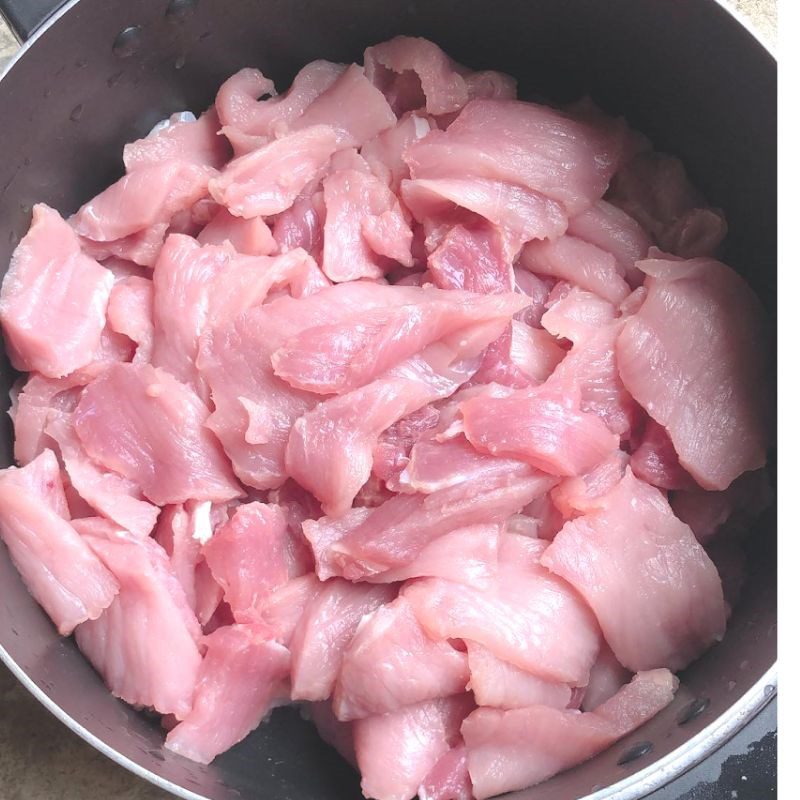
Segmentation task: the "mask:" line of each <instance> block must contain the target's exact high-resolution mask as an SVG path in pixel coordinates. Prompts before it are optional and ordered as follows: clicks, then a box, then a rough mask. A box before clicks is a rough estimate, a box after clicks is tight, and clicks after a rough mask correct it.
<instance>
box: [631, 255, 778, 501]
mask: <svg viewBox="0 0 800 800" xmlns="http://www.w3.org/2000/svg"><path fill="white" fill-rule="evenodd" d="M638 266H639V268H640V269H641V270H642V271H644V272H645V273H646V274H647V275H648V276H649V278H648V281H647V287H648V291H647V297H646V299H645V301H644V303H643V304H642V306H641V308H640V309H639V311H638V312H637V313H636V314H634V315H633V316H632V317H631V318H630V319H629V320H628V321H627V322H626V324H625V327H624V329H623V330H622V333H621V334H620V336H619V339H618V341H617V346H616V352H617V362H618V366H619V372H620V376H621V377H622V381H623V383H624V384H625V386H626V388H627V389H628V391H630V393H631V394H632V395H633V397H634V398H635V399H636V401H637V402H638V403H639V404H640V405H641V406H642V407H643V408H644V409H645V410H646V411H647V413H648V414H649V415H650V416H651V417H652V418H653V419H654V420H655V421H656V422H658V423H659V424H660V425H663V426H664V427H665V428H666V429H667V433H668V434H669V437H670V439H671V440H672V444H673V445H674V447H675V451H676V452H677V454H678V458H679V460H680V463H681V465H682V466H683V467H684V468H685V469H686V470H687V471H688V472H689V474H690V475H691V476H692V477H693V478H694V479H695V480H696V481H697V482H698V483H699V484H700V486H702V487H703V488H705V489H717V490H720V489H726V488H727V487H728V486H729V485H730V484H731V482H732V481H733V480H734V479H735V478H737V477H738V476H739V475H741V473H742V472H746V471H748V470H753V469H758V468H759V467H762V466H764V463H765V459H766V447H767V443H768V442H767V440H768V433H767V425H766V419H767V414H768V411H767V409H768V404H769V400H768V398H767V393H766V392H765V391H764V387H765V385H766V380H765V375H764V371H765V361H766V357H765V352H766V348H765V343H764V338H763V327H762V326H763V322H762V313H763V312H762V310H761V307H760V304H759V302H758V300H757V299H756V297H755V295H754V294H753V293H752V290H751V289H750V287H749V286H748V285H747V284H746V283H745V282H744V280H742V278H740V277H739V276H738V275H737V274H736V273H735V272H734V271H733V270H731V269H730V268H729V267H726V266H725V265H724V264H721V263H720V262H718V261H712V260H711V259H694V260H691V261H686V262H680V261H666V260H648V261H640V262H639V264H638Z"/></svg>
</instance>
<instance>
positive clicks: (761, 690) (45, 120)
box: [0, 0, 776, 800]
mask: <svg viewBox="0 0 800 800" xmlns="http://www.w3.org/2000/svg"><path fill="white" fill-rule="evenodd" d="M48 5H50V3H49V2H48V0H2V2H0V7H5V12H4V13H5V14H6V15H7V17H8V18H9V19H10V21H11V22H12V24H14V25H15V27H16V28H17V30H18V31H19V32H20V33H21V34H22V36H23V37H24V36H26V35H27V34H28V33H29V32H30V30H31V29H32V27H34V26H35V24H36V23H37V22H38V21H40V20H41V19H43V18H44V16H45V15H46V14H45V12H46V11H47V10H49V9H46V8H45V7H46V6H48ZM0 10H2V8H0ZM37 17H38V18H37ZM399 33H406V34H418V35H423V36H427V37H429V38H431V39H433V40H434V41H436V42H437V43H439V44H440V45H441V46H442V47H443V48H444V49H445V50H446V51H447V52H448V53H450V54H451V55H452V56H453V57H455V58H456V59H457V60H459V61H461V62H463V63H465V64H468V65H469V66H471V67H474V68H493V69H500V70H504V71H506V72H509V73H511V74H512V75H515V76H516V77H517V78H518V79H519V82H520V95H521V96H522V97H523V98H524V97H528V98H534V97H542V96H544V97H549V98H552V99H554V100H567V99H575V98H577V97H578V96H580V95H581V94H582V93H588V94H590V95H591V96H592V97H593V98H594V99H595V100H596V101H597V102H598V103H599V104H601V105H602V106H603V107H605V108H606V109H607V110H609V111H612V112H618V113H624V114H625V115H626V116H627V117H628V119H629V120H630V122H631V123H632V124H633V125H634V126H635V127H637V128H640V129H641V130H643V131H644V132H645V133H647V135H648V136H650V137H651V138H652V139H653V140H654V142H655V144H656V146H657V147H658V148H659V149H662V150H665V151H667V152H670V153H675V154H677V155H678V156H680V157H681V158H682V159H683V160H684V161H685V163H686V166H687V168H688V170H689V174H690V175H691V176H692V177H693V178H694V180H695V181H696V182H697V184H698V185H699V186H700V187H701V188H702V189H703V190H704V191H705V193H706V194H707V196H708V198H709V200H710V201H711V203H712V204H714V205H718V206H720V207H722V208H724V209H725V210H726V212H727V214H728V220H729V223H730V231H731V233H730V238H729V244H728V250H727V254H726V256H727V260H728V261H729V263H731V264H732V265H733V266H735V267H736V268H737V269H739V270H740V271H741V272H742V274H744V275H745V276H746V277H747V279H748V280H749V281H750V283H751V285H753V287H754V288H755V289H756V291H757V292H758V293H759V295H760V296H761V299H762V300H763V302H764V304H765V305H766V307H767V309H768V311H769V313H770V316H771V319H772V320H773V321H774V319H775V306H776V132H775V125H776V65H775V60H774V58H773V57H772V56H771V55H770V53H769V52H768V51H767V50H766V49H765V47H764V46H763V45H762V44H760V43H759V42H758V41H757V40H756V39H755V38H754V37H753V36H752V35H751V34H750V33H748V31H747V30H746V29H745V27H744V26H743V24H742V23H741V22H739V21H737V20H736V19H735V18H734V17H733V16H731V14H730V12H729V11H726V10H725V9H724V8H723V7H722V6H721V4H719V3H718V2H715V1H714V0H603V2H599V1H598V0H495V1H494V2H491V3H487V2H485V0H171V2H168V0H80V2H78V0H73V2H70V3H68V4H67V5H66V6H65V7H64V8H62V9H61V11H60V12H58V13H57V14H56V15H55V16H54V17H52V18H51V19H50V20H49V22H48V23H47V24H46V25H45V26H42V27H40V28H39V29H38V31H37V32H36V33H35V34H34V35H33V37H32V38H31V39H30V40H29V41H28V43H27V44H26V46H25V47H24V49H23V51H22V52H21V53H20V55H19V56H18V57H17V59H16V60H15V62H14V64H13V66H12V67H11V68H10V70H9V71H8V73H7V74H6V75H5V77H4V78H3V80H2V82H1V83H0V119H1V120H2V121H3V124H2V126H0V187H2V188H0V263H2V264H3V265H5V264H6V263H7V261H8V257H9V256H10V254H11V251H12V249H13V247H14V245H15V243H16V242H17V241H18V239H19V237H20V236H21V235H22V234H23V233H24V232H25V230H26V228H27V226H28V223H29V217H30V208H31V205H32V204H33V203H34V202H36V201H38V200H42V201H44V202H47V203H49V204H50V205H52V206H54V207H56V208H58V209H59V210H61V211H62V212H64V213H68V212H72V211H74V210H75V209H76V208H77V207H78V206H79V205H80V204H81V203H82V202H83V201H84V200H86V199H87V198H88V197H90V196H91V195H93V194H94V193H95V192H97V191H98V190H99V189H101V188H102V187H104V186H105V185H107V184H108V183H109V182H111V181H112V180H114V179H116V178H117V177H118V176H119V174H120V173H121V172H122V162H121V152H122V146H123V144H124V143H125V142H126V141H129V140H131V139H135V138H137V137H139V136H142V135H144V134H145V133H146V132H147V131H148V130H149V129H150V127H151V126H152V125H153V124H154V123H155V122H156V121H158V120H159V119H162V118H164V117H166V116H168V115H169V114H170V113H172V112H174V111H177V110H182V109H192V110H194V111H200V110H202V109H203V108H205V107H207V106H208V105H209V104H210V103H211V101H212V100H213V97H214V93H215V90H216V88H217V87H218V86H219V84H220V83H221V82H222V81H223V80H224V79H225V78H226V77H228V76H229V75H230V74H231V73H232V72H234V71H235V70H237V69H239V68H240V67H243V66H255V67H259V68H260V69H262V70H263V71H264V72H265V74H267V75H269V76H270V77H272V78H274V79H275V81H276V83H277V84H278V85H279V86H282V87H285V86H286V85H287V82H288V80H289V79H290V77H291V76H292V75H293V74H294V73H295V72H296V71H297V69H298V68H299V67H301V66H302V65H303V64H305V63H306V62H308V61H311V60H312V59H315V58H327V59H332V60H335V61H351V60H359V59H360V58H361V54H362V52H363V50H364V47H365V46H366V45H368V44H371V43H374V42H379V41H381V40H383V39H387V38H389V37H391V36H394V35H395V34H399ZM13 379H14V374H13V372H12V370H11V368H10V367H9V366H8V363H7V361H5V359H4V361H3V365H2V372H1V373H0V384H1V385H0V397H1V398H2V403H3V404H4V408H5V407H7V402H8V401H7V396H8V389H9V387H10V385H11V382H12V381H13ZM768 389H769V387H765V390H768ZM0 416H1V418H2V422H0V424H2V425H3V426H4V427H3V430H2V434H1V435H0V448H2V451H1V452H0V455H1V456H2V466H6V465H8V464H11V463H12V448H11V429H10V425H9V423H8V420H7V418H6V415H5V414H2V415H0ZM774 531H775V522H774V515H768V516H767V518H766V519H765V520H763V521H762V523H761V524H760V527H759V529H758V530H757V531H754V535H753V536H752V537H751V538H750V545H751V548H752V552H751V553H750V554H749V567H750V570H751V577H750V581H749V584H748V586H747V588H746V590H745V593H744V596H743V598H742V600H741V603H740V605H739V606H738V607H737V609H736V611H735V613H734V615H733V618H732V620H731V623H730V629H729V632H728V635H727V636H726V637H725V640H724V641H723V642H722V644H720V645H719V646H717V647H715V648H713V649H712V650H711V651H710V652H709V653H707V654H706V655H705V656H704V657H703V658H702V659H701V660H700V661H699V662H697V663H696V664H694V665H692V667H691V668H690V669H688V670H687V671H686V672H685V673H683V674H682V675H681V679H682V685H681V689H680V691H679V693H678V696H677V697H676V699H675V701H674V703H673V705H672V706H671V707H670V708H668V709H666V710H665V711H664V712H663V713H661V714H660V715H659V716H658V717H656V718H655V719H653V720H652V721H651V722H650V723H648V724H647V725H646V726H644V727H643V728H641V729H640V730H639V731H637V732H636V733H635V734H634V735H633V736H632V737H629V738H628V739H626V740H624V741H622V742H619V743H618V744H617V745H616V746H614V747H612V748H611V749H610V750H609V751H607V752H606V753H604V754H602V755H601V756H599V757H597V758H595V759H594V760H593V761H591V762H590V763H588V764H584V765H583V766H581V767H579V768H577V769H575V770H572V771H570V772H569V773H566V774H564V775H561V776H559V777H558V778H556V779H554V780H552V781H550V782H548V783H547V784H545V785H544V786H541V787H539V788H537V789H536V790H535V791H529V792H527V793H526V792H522V793H519V794H518V795H517V797H519V798H523V797H526V796H530V797H534V796H535V797H536V798H539V799H540V800H548V799H552V800H571V798H577V797H584V796H588V795H591V797H592V798H596V799H597V800H600V798H616V800H624V799H625V798H634V797H642V796H644V795H647V794H648V793H649V792H651V791H653V790H654V789H656V788H658V787H659V786H662V785H664V784H665V783H667V782H668V781H670V780H672V779H673V778H675V777H676V776H677V775H679V774H680V773H682V772H684V771H685V770H687V769H688V768H690V767H691V766H692V765H694V764H696V763H697V762H698V761H700V760H702V759H704V758H705V757H706V756H708V755H709V754H710V753H711V752H712V751H713V750H715V749H716V748H718V747H719V746H720V745H721V744H722V743H724V742H725V741H726V740H727V739H728V738H729V737H731V736H732V735H733V734H734V733H735V732H736V731H737V730H739V729H740V728H741V727H742V726H743V725H744V724H745V723H747V722H748V720H749V719H751V718H752V717H753V716H754V715H755V714H757V713H758V711H759V710H760V709H761V708H762V707H763V705H764V704H765V703H766V702H768V701H769V700H770V699H771V697H772V695H773V694H774V691H775V682H776V673H775V666H774V663H775V658H776V634H775V624H776V601H775V560H776V559H775V549H774V541H775V536H774ZM0 587H2V589H1V590H0V600H1V602H0V657H2V659H3V660H4V661H5V662H6V664H7V665H8V666H9V667H10V668H11V669H12V671H14V672H15V674H16V675H17V676H18V677H19V679H20V680H21V681H22V682H23V683H24V684H25V685H26V686H27V688H28V689H30V691H31V692H32V693H33V694H34V695H35V696H36V697H37V698H38V699H39V700H40V701H41V702H42V703H43V704H44V705H46V706H47V707H48V708H49V709H50V710H51V711H52V712H53V713H54V714H56V716H58V717H59V718H60V719H61V720H62V721H63V722H64V723H65V724H66V725H68V726H69V727H70V728H71V729H72V730H74V731H75V732H77V733H78V734H79V735H81V736H82V737H84V738H85V739H86V740H87V741H89V742H91V743H92V744H93V745H94V746H95V747H97V748H98V749H99V750H101V751H102V752H103V753H105V754H106V755H108V756H110V757H111V758H113V759H114V760H115V761H117V762H118V763H120V764H122V765H123V766H125V767H127V768H128V769H130V770H132V771H134V772H136V773H137V774H139V775H142V776H143V777H145V778H147V779H148V780H150V781H152V782H153V783H156V784H158V785H159V786H161V787H163V788H165V789H168V790H170V791H172V792H174V793H175V794H177V795H180V796H181V797H186V798H197V799H199V800H203V799H205V798H208V800H232V799H233V798H237V800H254V798H263V797H269V798H276V800H284V799H285V800H343V799H344V798H347V799H348V800H352V799H353V798H356V797H357V796H359V792H358V780H357V777H356V775H355V773H354V772H353V771H352V770H350V768H349V767H347V766H346V765H345V764H344V763H343V762H341V761H340V760H339V759H338V757H337V756H335V755H334V754H333V753H332V751H330V750H328V749H327V748H326V747H325V746H324V745H322V744H321V743H320V742H319V741H318V740H317V738H316V735H315V734H314V732H313V729H312V728H311V727H310V725H308V724H306V723H305V722H303V721H302V720H301V719H300V718H299V716H298V715H297V714H296V713H295V712H294V711H293V710H290V709H280V710H278V711H276V712H275V714H274V715H273V717H272V721H271V722H270V723H269V724H268V725H264V726H262V727H261V728H260V729H259V730H258V731H257V732H256V733H254V734H253V735H251V736H250V737H249V738H248V739H247V740H246V741H245V742H244V743H243V744H241V745H239V746H238V747H236V748H234V749H233V750H232V751H230V752H228V753H226V754H225V755H223V756H221V757H220V758H218V759H217V760H216V761H215V762H214V764H213V765H212V766H210V767H203V766H200V765H198V764H194V763H191V762H189V761H186V760H183V759H182V758H180V757H177V756H174V755H172V754H170V753H169V752H167V751H165V750H163V749H162V747H161V744H162V739H163V735H162V731H161V730H160V727H159V723H158V721H157V719H156V718H154V717H150V716H148V715H146V714H143V713H137V712H136V711H134V710H133V709H131V708H130V707H128V706H126V705H124V704H123V703H120V702H118V701H116V700H115V699H114V698H113V697H112V696H111V695H110V694H109V693H108V692H107V691H106V689H105V687H104V686H103V684H102V681H101V680H100V678H99V677H98V676H97V675H96V674H95V673H94V671H93V670H92V668H91V667H90V666H89V664H88V663H87V662H86V661H85V660H84V659H83V657H82V656H81V655H80V653H79V652H78V651H77V649H76V647H75V644H74V642H73V641H72V640H71V639H66V640H65V639H60V638H59V637H58V636H57V635H56V632H55V630H54V629H53V627H52V626H51V624H50V622H49V621H48V620H47V619H46V617H45V616H44V614H43V613H42V612H41V611H40V610H39V608H38V607H37V605H36V604H35V603H34V601H33V600H32V598H31V597H30V596H29V595H28V593H27V592H26V591H25V588H24V587H23V585H22V583H21V582H20V579H19V577H18V576H17V573H16V571H15V570H14V569H13V567H12V566H11V563H10V561H9V559H8V557H7V554H6V551H5V549H4V548H2V547H0ZM164 657H165V658H166V657H168V654H167V653H165V654H164ZM648 747H649V749H648ZM637 754H639V757H638V758H633V756H636V755H637ZM619 762H623V763H622V764H620V763H619ZM592 792H594V794H592Z"/></svg>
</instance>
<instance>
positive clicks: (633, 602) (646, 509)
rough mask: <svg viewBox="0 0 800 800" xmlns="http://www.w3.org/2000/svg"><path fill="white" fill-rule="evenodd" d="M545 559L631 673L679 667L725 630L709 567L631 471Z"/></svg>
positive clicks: (565, 531) (683, 528)
mask: <svg viewBox="0 0 800 800" xmlns="http://www.w3.org/2000/svg"><path fill="white" fill-rule="evenodd" d="M542 563H543V564H544V565H545V566H546V567H547V568H548V569H550V570H551V571H552V572H554V573H555V574H557V575H560V576H561V577H562V578H564V579H565V580H567V581H569V583H570V584H572V586H574V587H575V588H576V589H577V590H578V591H579V592H580V593H581V595H582V596H583V597H584V599H585V600H586V602H587V603H588V604H589V605H590V606H591V608H592V610H593V611H594V613H595V615H596V616H597V619H598V621H599V622H600V627H601V628H602V630H603V635H604V636H605V639H606V641H607V642H608V644H609V646H610V647H611V649H612V650H613V651H614V655H615V656H616V657H617V659H618V660H619V662H620V663H621V664H623V665H624V666H625V667H627V668H628V669H630V670H632V671H637V670H642V669H650V668H653V667H656V666H660V665H667V666H668V667H669V668H670V669H675V670H677V669H682V668H683V667H685V666H686V665H687V664H689V663H690V662H691V661H693V660H694V659H695V658H697V657H698V656H699V655H700V654H701V653H703V652H704V651H705V650H706V649H707V648H708V647H709V646H711V645H712V644H713V643H714V642H717V641H719V640H720V639H721V638H722V635H723V634H724V632H725V609H724V604H723V598H722V587H721V585H720V580H719V575H718V574H717V571H716V569H715V568H714V565H713V564H712V563H711V561H710V560H709V558H708V556H706V554H705V552H704V551H703V548H702V547H701V546H700V545H699V544H698V543H697V540H696V539H695V537H694V535H693V534H692V531H691V530H690V528H689V526H688V525H685V524H684V523H683V522H681V521H680V520H679V519H678V518H677V517H675V516H674V514H673V513H672V509H670V507H669V504H668V503H667V501H666V499H665V498H664V496H663V495H662V494H661V492H659V491H658V489H655V488H653V487H652V486H649V485H648V484H646V483H643V482H642V481H640V480H638V479H637V478H635V477H634V476H633V473H632V472H630V470H628V472H627V473H626V475H625V477H624V478H623V479H622V480H621V481H620V483H618V484H617V486H616V487H615V488H614V489H613V490H612V491H611V492H610V493H608V494H607V495H606V496H605V498H603V500H602V503H601V504H600V506H599V507H598V508H597V509H595V510H592V511H589V512H588V513H587V514H585V515H584V516H582V517H579V518H578V519H575V520H573V521H571V522H568V523H567V524H566V525H565V526H564V527H563V528H562V530H561V532H560V533H559V534H558V536H556V538H555V541H554V542H553V544H551V545H550V547H549V548H548V549H547V551H546V552H545V554H544V555H543V556H542Z"/></svg>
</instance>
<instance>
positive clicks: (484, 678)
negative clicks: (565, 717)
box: [466, 641, 591, 708]
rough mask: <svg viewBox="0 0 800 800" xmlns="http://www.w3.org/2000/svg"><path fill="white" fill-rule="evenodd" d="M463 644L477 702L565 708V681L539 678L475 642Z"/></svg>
mask: <svg viewBox="0 0 800 800" xmlns="http://www.w3.org/2000/svg"><path fill="white" fill-rule="evenodd" d="M466 645H467V656H468V658H469V676H470V677H469V686H468V688H469V689H470V691H472V693H473V694H474V695H475V702H476V703H477V704H478V705H479V706H491V707H492V708H525V707H526V706H536V705H542V706H551V707H552V708H567V706H568V705H569V704H570V702H571V700H572V688H571V687H570V686H569V685H568V684H566V683H555V682H553V681H547V680H543V679H542V678H538V677H537V676H536V675H533V674H531V673H530V672H527V671H525V670H523V669H520V668H519V667H516V666H514V665H513V664H510V663H509V662H508V661H503V660H502V659H501V658H498V657H497V656H496V655H494V653H492V651H491V650H489V649H488V648H486V647H484V646H483V645H480V644H478V643H477V642H470V641H467V642H466ZM590 679H591V678H590Z"/></svg>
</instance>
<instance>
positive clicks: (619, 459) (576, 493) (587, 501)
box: [550, 450, 630, 538]
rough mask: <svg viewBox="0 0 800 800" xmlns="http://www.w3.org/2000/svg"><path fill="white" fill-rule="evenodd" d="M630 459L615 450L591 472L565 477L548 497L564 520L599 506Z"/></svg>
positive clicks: (621, 476)
mask: <svg viewBox="0 0 800 800" xmlns="http://www.w3.org/2000/svg"><path fill="white" fill-rule="evenodd" d="M629 462H630V458H629V457H628V454H627V453H623V452H622V451H621V450H617V451H616V452H614V453H612V454H611V455H610V456H609V457H608V458H607V459H606V460H605V461H601V462H600V463H599V464H598V465H597V466H596V467H595V468H594V469H593V470H591V472H587V473H585V474H584V475H574V476H573V477H571V478H564V479H563V480H562V481H561V482H560V483H559V484H558V486H556V487H554V488H553V489H552V491H551V492H550V499H551V500H552V502H553V503H554V504H555V507H556V508H557V509H558V512H559V514H560V515H561V516H563V517H564V519H572V518H573V517H575V516H578V515H580V514H583V513H585V512H586V511H591V510H592V509H594V508H599V507H601V506H602V504H603V498H604V497H605V495H606V494H608V493H609V492H610V491H611V490H612V489H613V488H614V487H615V486H616V485H617V484H618V483H619V482H620V481H621V480H622V478H623V476H624V475H625V470H626V469H627V466H628V463H629ZM559 528H560V526H559ZM550 538H552V537H550Z"/></svg>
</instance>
